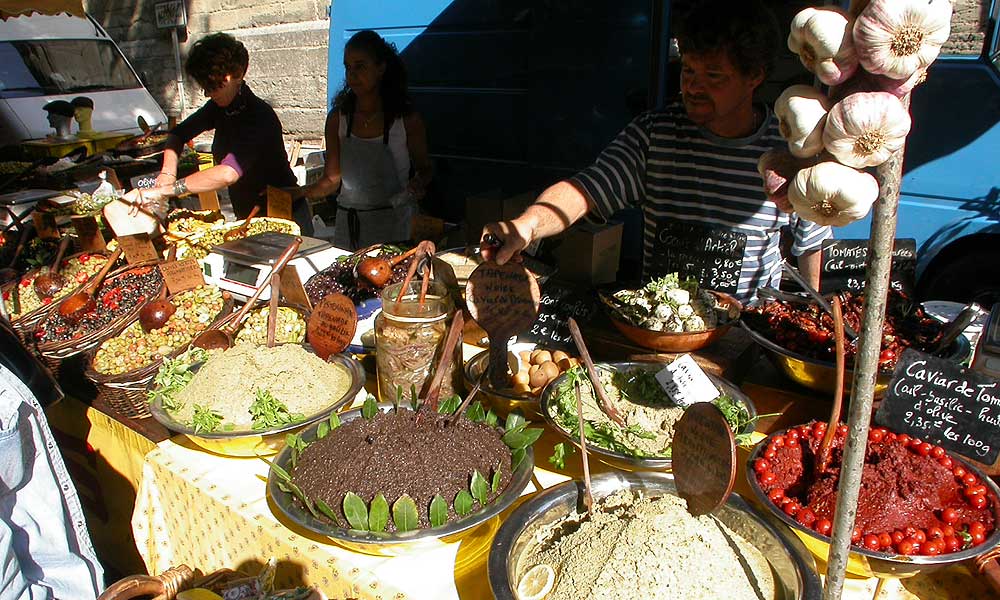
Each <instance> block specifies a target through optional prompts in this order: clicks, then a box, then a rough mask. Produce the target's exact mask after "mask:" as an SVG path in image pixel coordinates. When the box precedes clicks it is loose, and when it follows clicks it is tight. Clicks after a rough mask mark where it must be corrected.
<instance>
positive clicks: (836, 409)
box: [816, 295, 847, 475]
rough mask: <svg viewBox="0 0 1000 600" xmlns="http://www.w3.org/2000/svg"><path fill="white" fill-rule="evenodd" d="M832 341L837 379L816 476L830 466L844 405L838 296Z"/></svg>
mask: <svg viewBox="0 0 1000 600" xmlns="http://www.w3.org/2000/svg"><path fill="white" fill-rule="evenodd" d="M831 308H832V309H833V340H834V344H835V348H836V351H837V363H836V365H837V367H836V368H837V377H836V380H835V383H834V385H833V408H832V409H831V410H830V420H829V421H828V422H827V426H826V433H825V434H824V435H823V441H821V442H820V444H819V450H818V451H817V452H816V474H817V475H822V474H824V473H826V468H827V466H828V465H829V464H830V449H831V448H832V446H833V437H834V435H835V434H836V432H837V427H838V426H839V425H840V412H841V410H842V409H841V407H842V405H843V403H844V369H845V368H846V365H845V362H846V359H847V356H846V351H845V349H844V345H845V344H844V313H843V311H842V310H841V307H840V296H839V295H837V296H834V297H833V306H832V307H831Z"/></svg>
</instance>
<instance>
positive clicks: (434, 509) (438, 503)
mask: <svg viewBox="0 0 1000 600" xmlns="http://www.w3.org/2000/svg"><path fill="white" fill-rule="evenodd" d="M430 521H431V527H440V526H441V525H444V524H445V523H447V522H448V503H447V502H445V501H444V498H442V497H441V494H435V495H434V499H433V500H431V507H430Z"/></svg>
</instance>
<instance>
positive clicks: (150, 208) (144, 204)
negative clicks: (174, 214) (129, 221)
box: [123, 187, 169, 219]
mask: <svg viewBox="0 0 1000 600" xmlns="http://www.w3.org/2000/svg"><path fill="white" fill-rule="evenodd" d="M168 198H169V193H168V192H166V188H162V187H155V188H149V189H145V190H140V189H134V190H131V191H129V192H128V193H126V194H125V196H124V198H123V199H124V200H125V202H127V203H128V205H129V216H132V217H134V216H136V215H138V214H139V213H140V212H144V213H146V214H150V215H154V216H156V217H158V218H160V219H164V218H166V216H167V208H168V202H167V200H168Z"/></svg>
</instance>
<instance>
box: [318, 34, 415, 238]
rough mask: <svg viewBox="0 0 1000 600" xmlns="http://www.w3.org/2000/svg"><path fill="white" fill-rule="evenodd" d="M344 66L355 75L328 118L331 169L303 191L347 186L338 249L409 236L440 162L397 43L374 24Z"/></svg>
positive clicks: (356, 39)
mask: <svg viewBox="0 0 1000 600" xmlns="http://www.w3.org/2000/svg"><path fill="white" fill-rule="evenodd" d="M344 68H345V71H346V74H347V81H346V82H345V84H344V87H343V89H341V91H340V92H339V93H338V94H337V97H336V98H335V100H334V107H333V110H332V111H330V114H329V115H327V118H326V132H325V135H326V166H325V168H324V171H323V176H322V177H321V178H320V179H319V180H318V181H316V182H315V183H313V184H311V185H308V186H306V187H305V188H303V189H302V193H303V194H304V195H305V196H306V197H307V198H322V197H325V196H328V195H330V194H332V193H334V192H336V191H337V189H338V188H339V189H340V194H339V195H338V196H337V217H336V226H335V229H334V239H333V244H334V245H335V246H337V247H338V248H345V249H349V250H356V249H358V248H362V247H364V246H368V245H371V244H377V243H382V242H398V241H403V240H407V239H409V238H410V221H411V219H412V217H413V215H414V214H416V211H417V201H418V200H420V199H421V198H422V197H423V196H424V193H425V189H426V186H427V184H428V183H429V182H430V180H431V177H432V174H433V168H432V165H431V161H430V158H429V156H428V154H427V136H426V133H425V131H424V125H423V121H422V120H421V118H420V115H419V114H417V112H416V111H414V110H413V107H412V102H411V101H410V98H409V95H408V93H407V90H406V71H405V70H404V67H403V63H402V61H401V60H400V58H399V54H398V53H397V52H396V48H395V47H394V46H393V45H392V44H388V43H386V41H385V40H383V39H382V38H381V37H380V36H379V35H378V34H377V33H375V32H374V31H360V32H358V33H356V34H354V36H353V37H351V39H350V40H349V41H348V42H347V46H346V47H345V48H344ZM411 164H412V166H413V171H414V175H413V177H412V178H411V177H410V166H411Z"/></svg>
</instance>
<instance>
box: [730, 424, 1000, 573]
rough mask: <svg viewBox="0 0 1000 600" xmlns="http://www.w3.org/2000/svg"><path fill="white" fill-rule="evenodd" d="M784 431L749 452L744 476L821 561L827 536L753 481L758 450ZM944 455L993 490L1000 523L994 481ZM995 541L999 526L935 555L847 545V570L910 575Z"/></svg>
mask: <svg viewBox="0 0 1000 600" xmlns="http://www.w3.org/2000/svg"><path fill="white" fill-rule="evenodd" d="M786 431H788V430H787V429H785V430H781V431H776V432H774V433H772V434H770V435H769V436H768V437H767V438H766V439H764V440H761V442H760V443H759V444H757V447H756V448H754V450H753V452H751V453H750V458H748V459H747V480H748V482H749V483H750V489H751V490H752V491H753V494H754V496H756V497H757V501H758V502H759V503H760V504H761V505H762V506H764V507H765V509H766V510H767V511H768V512H769V513H770V514H771V515H772V516H775V517H777V518H779V519H781V521H782V522H784V523H785V525H788V526H789V527H791V528H792V531H794V532H795V534H796V535H797V536H798V537H799V539H801V540H802V542H803V543H804V544H805V545H806V547H807V548H808V549H809V551H810V552H812V553H813V554H814V555H815V556H817V557H819V558H820V559H821V560H824V561H825V560H826V559H827V556H828V555H829V550H830V541H831V538H830V537H829V536H826V535H822V534H819V533H817V532H816V531H813V530H812V529H809V528H808V527H805V526H804V525H802V524H801V523H799V522H798V521H796V520H795V519H793V518H792V517H790V516H788V515H786V514H785V512H784V511H782V510H781V509H780V508H778V507H777V506H775V505H774V503H773V502H771V501H770V500H769V499H768V497H767V494H765V493H764V490H763V489H761V487H760V484H758V483H757V477H756V476H755V473H754V469H753V463H754V461H755V460H757V459H758V458H759V457H760V455H761V454H763V452H764V450H765V448H767V445H768V444H769V443H770V440H771V438H773V437H774V436H777V435H784V434H785V432H786ZM948 455H949V456H950V457H951V459H952V461H954V462H956V463H959V464H961V465H962V466H963V467H965V470H966V471H968V472H970V473H974V474H975V475H976V477H977V478H978V479H979V481H980V482H981V483H983V484H984V485H986V486H987V487H988V488H989V490H990V493H991V494H993V498H994V502H993V514H994V517H995V518H996V520H997V522H998V523H1000V506H998V504H997V502H996V500H997V499H998V498H1000V488H998V487H997V484H995V483H994V482H993V480H992V479H990V478H989V477H987V476H985V475H983V473H982V472H981V471H980V470H979V469H977V468H976V467H974V466H972V465H970V464H969V463H967V462H965V461H964V460H961V459H960V458H958V457H957V456H955V455H954V454H951V453H949V454H948ZM997 545H1000V528H997V529H994V530H993V532H992V533H991V534H990V535H989V537H987V538H986V540H985V541H984V542H983V543H982V544H979V545H978V546H973V547H971V548H967V549H965V550H961V551H959V552H951V553H946V554H939V555H937V556H922V555H909V556H904V555H897V554H891V553H888V552H877V551H873V550H868V549H867V548H861V547H859V546H855V545H851V551H850V555H849V557H848V564H847V570H848V572H850V573H854V574H855V575H860V576H862V577H895V578H905V577H912V576H914V575H917V574H919V573H921V572H924V571H929V570H933V569H938V568H941V567H946V566H948V565H952V564H955V563H958V562H962V561H964V560H968V559H971V558H975V557H976V556H979V555H980V554H983V553H985V552H987V551H988V550H990V549H992V548H995V547H996V546H997Z"/></svg>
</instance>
